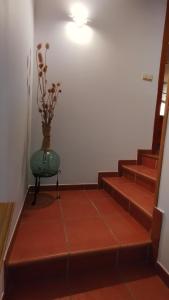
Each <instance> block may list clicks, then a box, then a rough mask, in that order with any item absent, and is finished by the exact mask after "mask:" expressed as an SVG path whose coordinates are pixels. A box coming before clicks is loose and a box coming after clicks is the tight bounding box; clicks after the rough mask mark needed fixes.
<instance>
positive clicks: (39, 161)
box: [30, 150, 60, 177]
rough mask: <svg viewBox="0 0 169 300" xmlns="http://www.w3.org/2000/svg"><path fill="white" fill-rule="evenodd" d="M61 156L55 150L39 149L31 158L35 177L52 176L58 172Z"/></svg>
mask: <svg viewBox="0 0 169 300" xmlns="http://www.w3.org/2000/svg"><path fill="white" fill-rule="evenodd" d="M59 166H60V157H59V155H58V154H57V153H56V152H55V151H54V150H47V151H44V150H38V151H36V152H34V153H33V155H32V157H31V160H30V167H31V170H32V174H33V175H34V176H35V177H51V176H54V175H56V174H58V171H59Z"/></svg>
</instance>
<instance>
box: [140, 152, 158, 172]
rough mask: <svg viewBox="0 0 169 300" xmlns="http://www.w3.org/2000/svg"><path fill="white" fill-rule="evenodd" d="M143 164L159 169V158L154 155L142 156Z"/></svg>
mask: <svg viewBox="0 0 169 300" xmlns="http://www.w3.org/2000/svg"><path fill="white" fill-rule="evenodd" d="M141 162H142V165H144V166H146V167H148V168H151V169H157V168H158V159H156V158H153V157H147V156H144V155H143V156H142V158H141Z"/></svg>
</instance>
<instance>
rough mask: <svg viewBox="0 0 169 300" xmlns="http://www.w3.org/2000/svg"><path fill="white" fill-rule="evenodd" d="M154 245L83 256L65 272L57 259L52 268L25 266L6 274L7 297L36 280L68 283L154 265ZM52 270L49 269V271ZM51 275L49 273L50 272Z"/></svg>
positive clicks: (68, 265) (49, 265)
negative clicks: (115, 270)
mask: <svg viewBox="0 0 169 300" xmlns="http://www.w3.org/2000/svg"><path fill="white" fill-rule="evenodd" d="M151 248H152V245H151V244H146V245H138V246H136V245H134V246H128V245H127V246H126V247H125V246H124V247H122V248H117V249H113V250H106V251H102V252H98V253H97V252H95V253H86V254H85V253H83V254H80V255H79V254H77V255H74V256H72V257H71V256H70V257H69V263H68V264H67V266H66V269H65V266H64V267H63V270H60V273H59V272H58V266H57V264H56V259H54V261H53V265H52V260H51V264H49V263H47V265H46V263H45V262H41V264H36V263H31V262H30V263H29V265H27V266H26V265H25V266H16V267H15V268H14V267H8V269H7V272H6V273H7V274H6V282H8V289H6V294H8V291H9V289H10V287H11V286H13V285H15V284H18V283H19V284H21V283H25V282H31V281H36V280H42V281H43V282H45V278H46V280H47V279H48V280H49V279H50V278H51V279H54V278H55V279H56V280H57V278H58V279H60V278H63V279H65V280H66V279H68V278H71V277H72V276H74V275H78V274H82V273H83V272H84V273H86V272H89V273H90V272H93V271H95V270H97V269H98V270H103V269H107V270H113V268H115V267H118V266H121V265H124V264H129V265H131V266H132V265H133V264H135V263H137V262H143V263H144V262H147V261H150V259H151V256H150V249H151ZM47 266H48V267H47ZM46 271H47V272H46Z"/></svg>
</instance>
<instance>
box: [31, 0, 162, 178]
mask: <svg viewBox="0 0 169 300" xmlns="http://www.w3.org/2000/svg"><path fill="white" fill-rule="evenodd" d="M81 2H84V4H85V5H86V7H88V9H89V12H90V15H89V18H90V23H89V26H90V28H91V30H92V32H93V38H92V40H91V42H90V43H88V44H86V45H78V44H76V43H73V42H72V41H71V40H70V39H69V38H68V36H67V35H66V32H65V26H66V25H67V23H68V22H69V21H70V17H69V14H70V11H69V8H70V6H71V4H72V3H74V1H73V0H58V1H55V0H50V1H45V0H36V6H35V13H36V14H35V16H36V24H35V28H36V34H35V40H36V43H38V42H46V41H48V42H49V43H50V45H51V49H50V53H49V59H48V64H49V72H50V79H51V80H60V81H61V82H62V86H63V93H62V95H61V97H60V99H59V103H58V104H57V107H56V114H55V119H54V121H53V124H52V148H54V149H55V150H57V152H58V153H59V154H60V156H61V160H62V165H61V169H62V183H65V184H72V183H92V182H96V181H97V172H98V171H99V170H112V168H113V169H114V170H115V169H116V168H117V161H118V159H135V158H136V151H137V149H138V148H150V147H151V143H152V132H153V122H154V111H155V103H156V94H157V81H158V73H159V63H160V54H161V45H162V36H163V27H164V19H165V10H166V0H161V1H158V0H156V1H154V0H149V1H147V0H142V1H140V0H114V1H112V0H105V1H101V0H86V1H81ZM144 72H145V73H146V72H147V73H150V74H153V76H154V80H153V82H152V83H150V82H145V81H142V79H141V77H142V73H144ZM35 98H36V97H35V96H34V104H33V116H32V149H31V150H32V152H33V151H35V150H37V149H38V148H40V146H41V141H42V136H41V124H40V121H41V120H40V116H39V114H38V112H37V107H36V99H35ZM53 180H54V179H53V178H52V179H51V180H50V182H54V181H53ZM45 183H47V181H46V180H45Z"/></svg>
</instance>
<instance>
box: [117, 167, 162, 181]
mask: <svg viewBox="0 0 169 300" xmlns="http://www.w3.org/2000/svg"><path fill="white" fill-rule="evenodd" d="M130 166H131V165H125V164H124V165H122V168H123V169H125V170H128V171H130V172H131V173H133V174H137V175H139V176H140V177H144V178H146V179H148V180H149V181H151V182H153V183H156V182H157V178H155V177H151V176H150V175H146V174H144V173H142V172H141V171H137V170H132V169H131V168H130ZM138 166H141V165H138ZM147 169H149V168H147Z"/></svg>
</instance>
